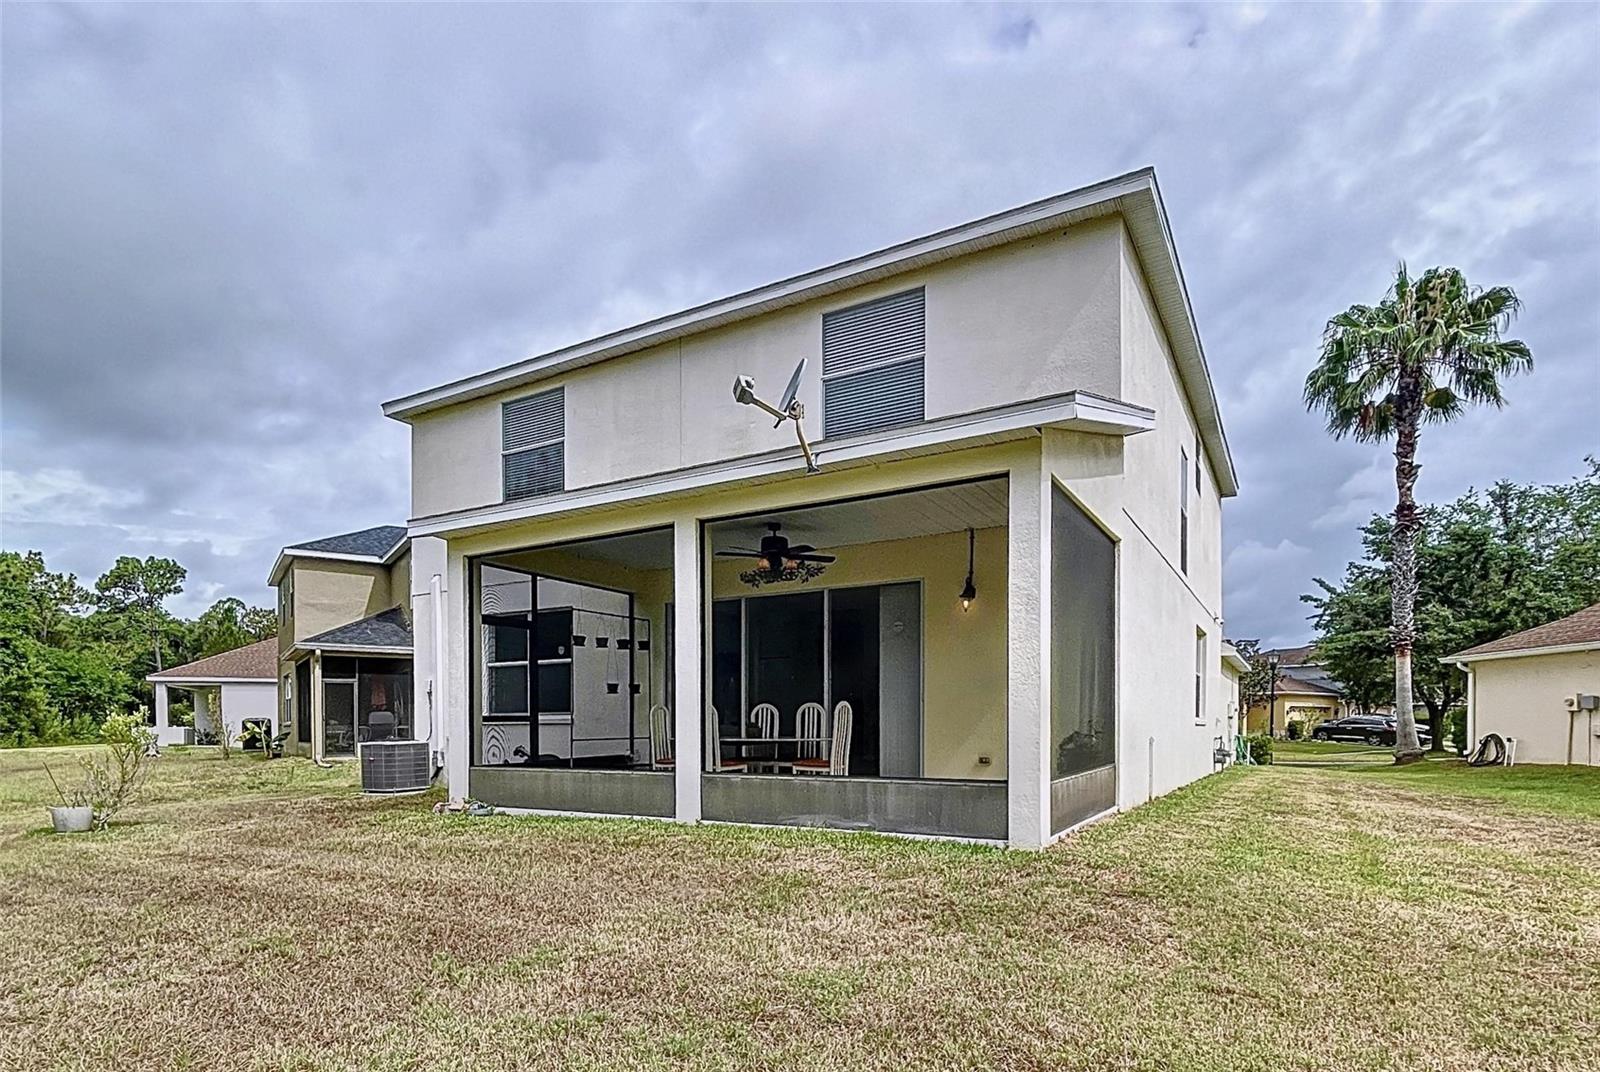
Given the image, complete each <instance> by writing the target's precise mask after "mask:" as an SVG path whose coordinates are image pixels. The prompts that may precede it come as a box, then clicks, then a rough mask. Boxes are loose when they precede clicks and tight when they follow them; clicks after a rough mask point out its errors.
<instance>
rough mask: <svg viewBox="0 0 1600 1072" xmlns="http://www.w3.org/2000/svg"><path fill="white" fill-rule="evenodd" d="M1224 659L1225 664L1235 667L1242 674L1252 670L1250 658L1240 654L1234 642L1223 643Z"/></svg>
mask: <svg viewBox="0 0 1600 1072" xmlns="http://www.w3.org/2000/svg"><path fill="white" fill-rule="evenodd" d="M1222 661H1223V663H1224V664H1225V665H1227V666H1231V667H1233V669H1235V670H1237V671H1238V672H1239V673H1241V674H1248V673H1249V672H1250V660H1249V659H1246V658H1245V657H1244V656H1243V655H1240V654H1239V649H1238V648H1236V647H1234V646H1233V645H1232V644H1224V645H1222Z"/></svg>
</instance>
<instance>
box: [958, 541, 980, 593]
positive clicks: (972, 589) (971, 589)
mask: <svg viewBox="0 0 1600 1072" xmlns="http://www.w3.org/2000/svg"><path fill="white" fill-rule="evenodd" d="M977 540H978V533H977V530H976V529H968V530H967V583H966V584H965V585H963V586H962V588H961V609H962V610H963V611H965V610H968V609H969V608H970V607H971V606H972V601H973V600H974V599H977V598H978V587H977V585H975V584H973V583H972V566H973V555H974V552H975V550H976V549H977Z"/></svg>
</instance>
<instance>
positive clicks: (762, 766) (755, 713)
mask: <svg viewBox="0 0 1600 1072" xmlns="http://www.w3.org/2000/svg"><path fill="white" fill-rule="evenodd" d="M750 722H751V724H752V725H754V726H755V731H756V733H755V735H756V736H757V737H776V736H777V735H778V709H777V708H776V707H774V706H773V705H772V704H769V703H758V704H756V705H755V706H754V707H752V708H751V709H750ZM741 736H743V734H742V733H741ZM760 747H761V749H762V750H763V751H765V750H771V752H772V754H773V755H774V756H776V755H777V754H778V753H777V749H778V746H777V745H776V744H771V745H762V746H760ZM745 763H746V764H748V765H749V767H750V769H751V770H776V769H777V767H778V764H777V763H776V762H774V761H773V760H772V759H750V758H749V756H748V755H746V757H745Z"/></svg>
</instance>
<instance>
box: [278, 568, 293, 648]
mask: <svg viewBox="0 0 1600 1072" xmlns="http://www.w3.org/2000/svg"><path fill="white" fill-rule="evenodd" d="M293 618H294V567H293V566H291V567H289V568H288V569H287V570H285V571H284V573H283V581H282V583H280V584H279V585H278V635H279V636H288V635H289V622H290V621H291V620H292V619H293Z"/></svg>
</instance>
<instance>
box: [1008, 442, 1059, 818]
mask: <svg viewBox="0 0 1600 1072" xmlns="http://www.w3.org/2000/svg"><path fill="white" fill-rule="evenodd" d="M1049 480H1050V478H1049V475H1048V474H1047V473H1045V472H1044V469H1043V466H1042V465H1041V456H1040V455H1039V454H1038V453H1035V454H1033V455H1032V456H1031V457H1029V458H1028V459H1026V460H1025V461H1023V462H1019V463H1018V464H1016V465H1014V466H1012V468H1011V472H1010V481H1009V485H1010V491H1009V495H1010V510H1009V516H1008V518H1007V526H1008V527H1007V530H1006V533H1007V535H1006V538H1007V553H1008V554H1007V561H1008V565H1007V576H1006V604H1007V609H1006V645H1007V648H1008V655H1009V659H1008V665H1009V669H1008V671H1007V677H1006V777H1007V785H1006V826H1007V832H1008V840H1009V841H1010V843H1011V846H1012V847H1013V848H1018V849H1039V848H1043V847H1044V846H1045V844H1046V843H1047V842H1048V841H1049V838H1050V753H1049V747H1048V743H1047V742H1048V737H1049V733H1050V614H1049V606H1050V524H1049V510H1050V495H1049V493H1048V489H1049Z"/></svg>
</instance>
